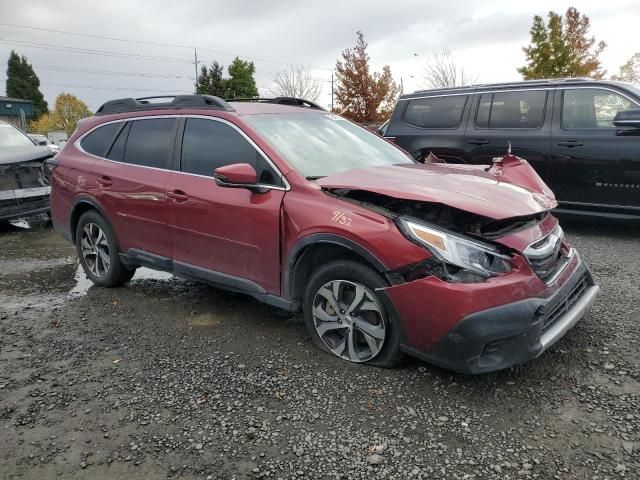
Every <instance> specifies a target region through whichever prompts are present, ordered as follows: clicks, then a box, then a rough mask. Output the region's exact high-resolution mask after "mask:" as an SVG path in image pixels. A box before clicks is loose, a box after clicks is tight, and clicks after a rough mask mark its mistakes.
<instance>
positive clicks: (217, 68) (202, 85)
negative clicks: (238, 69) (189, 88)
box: [196, 60, 226, 97]
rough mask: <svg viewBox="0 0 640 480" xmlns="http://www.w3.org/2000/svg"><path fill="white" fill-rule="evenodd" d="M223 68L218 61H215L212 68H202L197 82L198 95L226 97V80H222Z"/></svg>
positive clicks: (204, 66)
mask: <svg viewBox="0 0 640 480" xmlns="http://www.w3.org/2000/svg"><path fill="white" fill-rule="evenodd" d="M223 68H224V67H223V66H222V65H221V64H219V63H218V62H217V61H215V60H214V61H213V62H212V63H211V66H210V67H207V66H206V65H203V66H202V67H201V68H200V74H199V75H198V81H197V82H196V93H198V94H200V95H216V96H219V97H224V96H225V94H226V91H225V90H226V85H225V82H226V80H225V79H224V78H222V73H223Z"/></svg>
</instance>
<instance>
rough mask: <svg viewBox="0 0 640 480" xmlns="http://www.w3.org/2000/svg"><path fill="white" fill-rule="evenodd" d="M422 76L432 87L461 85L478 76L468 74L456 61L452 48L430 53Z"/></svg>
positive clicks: (470, 81) (471, 81) (473, 80)
mask: <svg viewBox="0 0 640 480" xmlns="http://www.w3.org/2000/svg"><path fill="white" fill-rule="evenodd" d="M422 77H423V78H424V79H425V80H426V81H427V83H428V84H429V86H430V87H431V88H447V87H461V86H463V85H469V84H471V83H473V82H475V81H476V78H477V77H476V76H472V75H469V74H467V73H466V72H465V71H464V67H462V66H460V65H458V64H457V63H456V62H455V59H454V57H453V54H452V53H451V50H442V51H440V52H438V53H435V54H432V55H430V56H429V59H428V60H427V64H426V66H425V67H424V72H423V73H422Z"/></svg>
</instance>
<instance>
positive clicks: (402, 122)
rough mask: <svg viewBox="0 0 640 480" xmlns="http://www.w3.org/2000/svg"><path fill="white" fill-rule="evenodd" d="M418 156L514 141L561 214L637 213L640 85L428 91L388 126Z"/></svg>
mask: <svg viewBox="0 0 640 480" xmlns="http://www.w3.org/2000/svg"><path fill="white" fill-rule="evenodd" d="M381 129H382V130H381V131H380V133H382V134H383V135H384V136H385V137H386V138H388V139H389V140H392V141H395V143H396V144H398V145H399V146H400V147H402V148H404V149H405V150H407V151H408V152H410V153H411V154H413V156H414V157H415V158H417V159H420V160H423V159H425V158H426V157H427V156H428V155H429V153H430V152H431V153H433V154H434V155H436V156H437V157H439V158H440V159H442V160H444V161H446V162H448V163H472V164H487V163H491V160H492V159H493V158H494V157H499V156H502V155H504V153H505V152H506V150H507V148H508V144H509V143H511V145H512V151H513V153H514V154H515V155H518V156H520V157H523V158H525V159H526V160H528V161H529V162H530V163H531V165H532V166H533V167H534V168H535V169H536V170H537V172H538V173H539V174H540V176H541V177H542V178H543V179H544V181H545V182H546V183H547V184H548V185H549V186H550V187H551V188H552V190H553V191H554V192H555V194H556V196H557V198H558V200H559V202H560V208H559V209H558V210H560V211H571V212H572V213H578V214H586V215H604V216H613V217H619V218H636V219H637V218H640V89H638V88H637V87H634V86H632V85H630V84H627V83H622V82H613V81H597V80H590V79H554V80H535V81H525V82H517V83H501V84H487V85H474V86H469V87H459V88H449V89H438V90H423V91H418V92H415V93H411V94H407V95H403V96H401V97H400V99H399V100H398V103H397V105H396V108H395V110H394V112H393V114H392V115H391V118H390V119H389V121H388V123H386V124H385V125H383V126H382V127H381Z"/></svg>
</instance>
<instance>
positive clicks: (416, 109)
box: [404, 95, 468, 128]
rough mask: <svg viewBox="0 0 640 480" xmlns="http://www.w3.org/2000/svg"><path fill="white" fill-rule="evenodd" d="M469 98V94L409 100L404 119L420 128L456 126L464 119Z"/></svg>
mask: <svg viewBox="0 0 640 480" xmlns="http://www.w3.org/2000/svg"><path fill="white" fill-rule="evenodd" d="M467 98H468V95H451V96H448V97H428V98H418V99H416V100H409V105H408V106H407V110H406V111H405V112H404V121H405V122H406V123H408V124H409V125H414V126H416V127H420V128H456V127H458V126H459V125H460V122H461V121H462V113H463V112H464V107H465V105H466V104H467Z"/></svg>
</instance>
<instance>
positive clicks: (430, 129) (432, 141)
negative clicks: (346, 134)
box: [384, 93, 471, 163]
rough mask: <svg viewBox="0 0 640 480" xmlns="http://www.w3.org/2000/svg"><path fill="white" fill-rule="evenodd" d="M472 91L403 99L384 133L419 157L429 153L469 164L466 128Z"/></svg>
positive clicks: (454, 161) (416, 157)
mask: <svg viewBox="0 0 640 480" xmlns="http://www.w3.org/2000/svg"><path fill="white" fill-rule="evenodd" d="M470 98H471V94H470V93H457V94H442V95H431V96H425V97H417V98H409V99H401V100H400V101H399V103H398V105H397V106H396V109H395V110H394V113H393V116H392V118H391V120H390V122H389V125H388V127H387V129H386V131H385V133H384V136H385V137H386V138H393V140H394V142H395V143H396V144H397V145H398V146H400V147H401V148H403V149H405V150H406V151H407V152H409V153H410V154H411V155H413V157H414V158H415V159H417V160H423V159H424V158H425V157H426V156H427V155H429V153H430V152H431V153H433V154H434V155H436V156H438V157H440V158H441V159H443V160H445V161H447V162H450V163H465V162H466V158H465V156H466V153H465V149H464V130H465V125H466V117H467V115H468V112H469V110H470V103H471V102H470Z"/></svg>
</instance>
